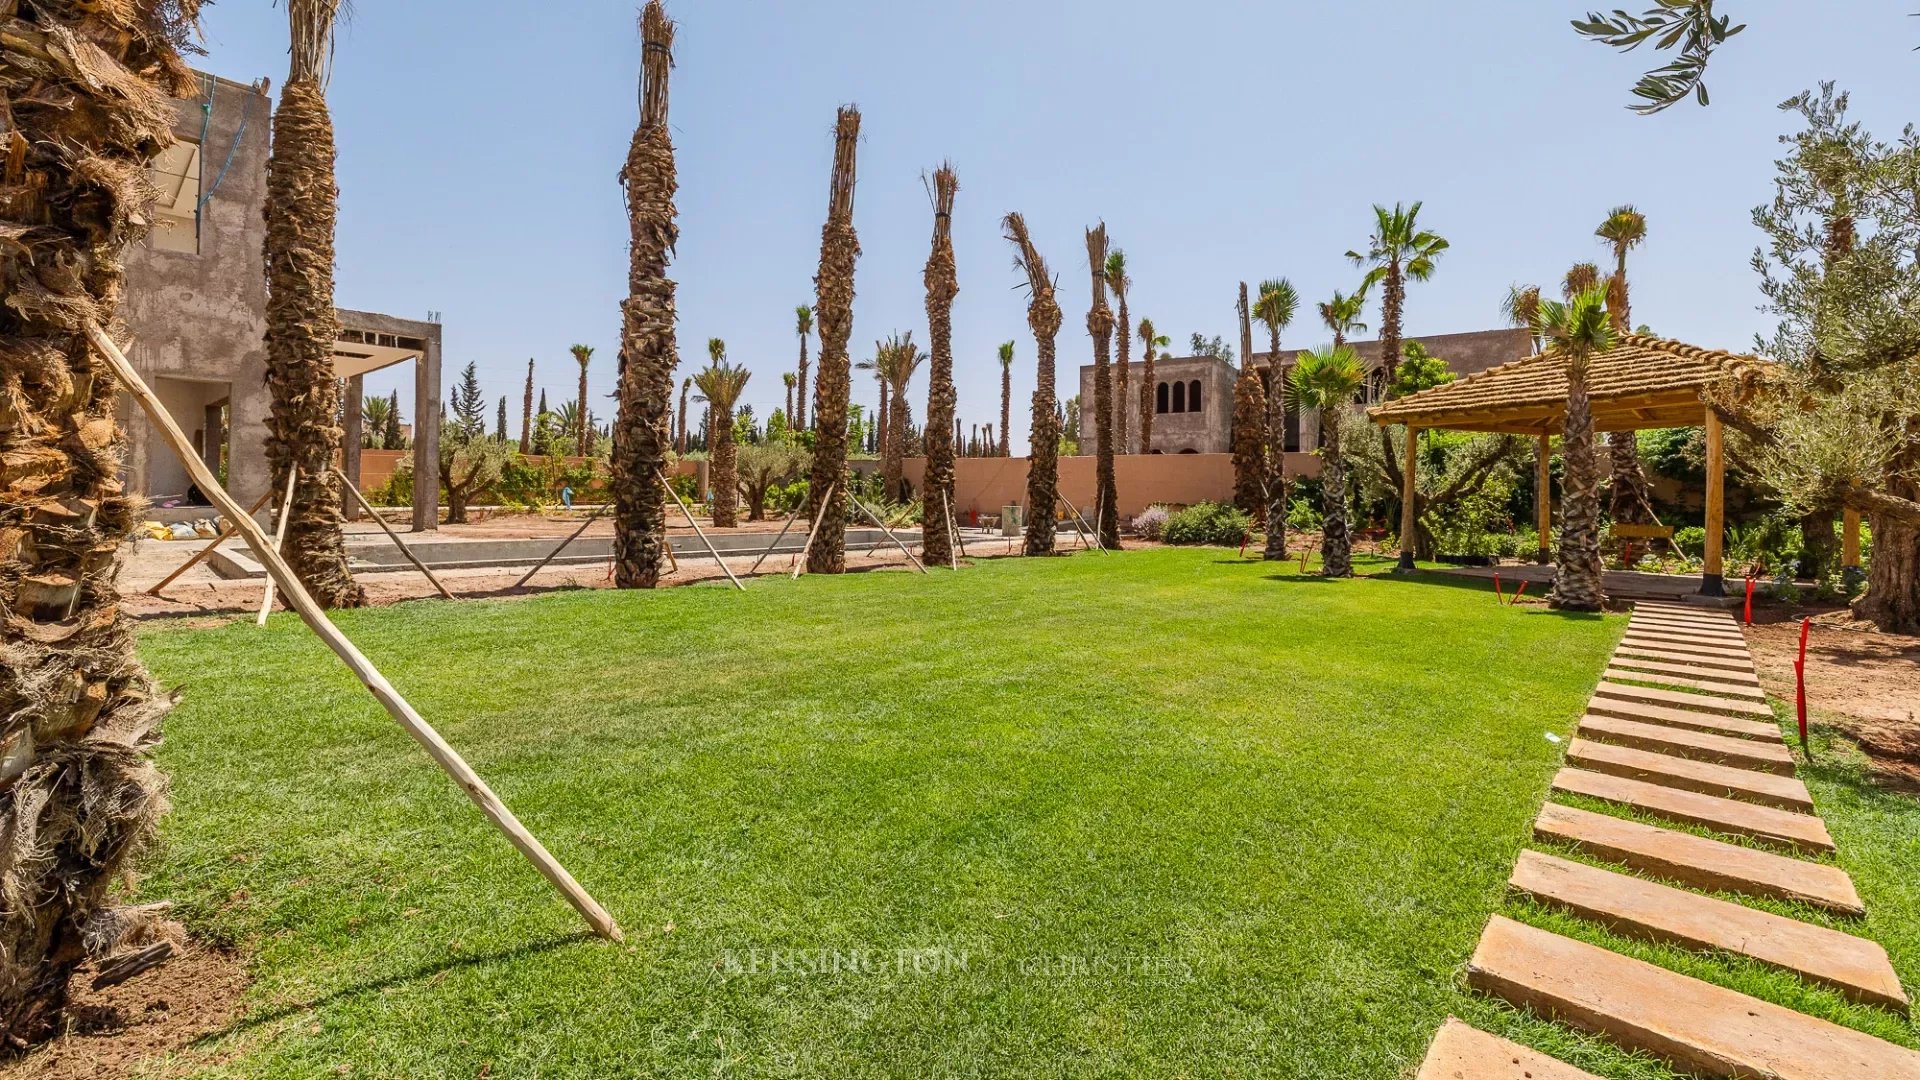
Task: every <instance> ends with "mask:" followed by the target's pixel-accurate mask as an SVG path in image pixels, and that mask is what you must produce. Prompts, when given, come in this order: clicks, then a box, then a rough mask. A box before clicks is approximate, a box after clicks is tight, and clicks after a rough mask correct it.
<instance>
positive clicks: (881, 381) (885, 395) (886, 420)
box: [853, 341, 893, 497]
mask: <svg viewBox="0 0 1920 1080" xmlns="http://www.w3.org/2000/svg"><path fill="white" fill-rule="evenodd" d="M892 360H893V358H892V357H891V356H890V355H888V353H887V343H886V342H884V341H876V342H874V343H873V356H872V358H871V359H867V360H861V361H859V362H858V363H856V364H854V365H853V370H855V371H869V372H872V373H873V383H874V386H875V387H876V388H878V390H879V393H880V403H879V404H878V405H877V406H875V407H874V414H873V423H874V433H873V438H874V444H875V446H876V447H877V448H878V450H879V453H880V455H881V457H882V458H885V456H886V453H887V437H888V436H889V435H890V434H891V431H890V430H889V428H890V427H891V426H892V424H893V396H892V395H893V380H892V379H890V378H888V377H887V365H888V364H889V363H891V362H892ZM889 497H891V492H889Z"/></svg>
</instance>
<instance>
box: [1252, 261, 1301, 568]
mask: <svg viewBox="0 0 1920 1080" xmlns="http://www.w3.org/2000/svg"><path fill="white" fill-rule="evenodd" d="M1299 310H1300V293H1299V292H1298V291H1297V290H1296V289H1294V287H1293V282H1291V281H1288V280H1287V279H1286V278H1268V279H1267V280H1265V281H1263V282H1261V283H1260V294H1259V297H1258V299H1256V300H1255V301H1254V303H1253V317H1254V318H1256V319H1258V320H1260V325H1262V326H1264V327H1266V328H1267V475H1266V481H1267V490H1266V496H1267V514H1266V517H1267V546H1266V548H1265V549H1264V550H1263V551H1262V552H1261V558H1264V559H1268V560H1274V559H1284V558H1286V557H1287V395H1286V386H1285V380H1286V372H1285V370H1284V369H1283V368H1282V367H1281V366H1280V332H1281V331H1283V330H1285V329H1286V328H1287V327H1288V326H1290V325H1292V324H1293V317H1294V315H1295V314H1297V313H1298V312H1299Z"/></svg>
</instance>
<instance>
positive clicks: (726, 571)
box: [653, 465, 747, 592]
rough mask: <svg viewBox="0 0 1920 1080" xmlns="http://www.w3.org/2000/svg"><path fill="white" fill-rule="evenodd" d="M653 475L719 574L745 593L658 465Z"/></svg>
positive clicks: (725, 561) (745, 588)
mask: <svg viewBox="0 0 1920 1080" xmlns="http://www.w3.org/2000/svg"><path fill="white" fill-rule="evenodd" d="M653 475H655V476H657V477H659V478H660V486H661V487H663V488H666V489H667V494H668V495H669V496H671V497H672V499H673V501H674V503H675V504H677V505H678V506H679V507H680V512H681V513H683V514H685V515H687V524H689V525H691V526H693V535H695V536H697V537H699V538H700V542H701V543H702V544H705V545H706V547H707V554H709V555H711V556H713V561H714V562H717V563H719V564H720V572H721V573H723V574H725V575H727V580H728V581H731V582H733V587H734V588H736V589H738V590H740V591H741V592H746V591H747V587H746V586H745V585H742V584H740V579H739V578H737V577H734V576H733V571H732V570H730V569H728V568H727V560H725V559H723V558H721V557H720V552H719V550H718V549H716V548H715V547H714V546H713V541H711V540H709V539H707V534H706V532H705V530H703V529H701V528H700V523H699V522H697V521H695V520H693V511H692V510H691V509H689V508H688V506H687V504H686V501H685V500H683V499H681V498H680V493H679V492H677V491H675V490H673V485H672V484H669V483H667V474H666V473H665V472H663V471H662V470H661V469H660V467H659V466H658V465H655V466H654V467H653Z"/></svg>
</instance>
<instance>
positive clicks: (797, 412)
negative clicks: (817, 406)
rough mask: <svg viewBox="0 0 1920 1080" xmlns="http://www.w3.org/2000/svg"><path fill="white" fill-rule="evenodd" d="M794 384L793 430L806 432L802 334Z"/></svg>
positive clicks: (804, 357)
mask: <svg viewBox="0 0 1920 1080" xmlns="http://www.w3.org/2000/svg"><path fill="white" fill-rule="evenodd" d="M794 384H795V387H796V389H795V392H794V397H793V415H792V420H793V430H795V431H805V430H807V339H806V336H805V335H804V334H803V335H801V337H800V373H799V377H798V378H796V379H795V380H794Z"/></svg>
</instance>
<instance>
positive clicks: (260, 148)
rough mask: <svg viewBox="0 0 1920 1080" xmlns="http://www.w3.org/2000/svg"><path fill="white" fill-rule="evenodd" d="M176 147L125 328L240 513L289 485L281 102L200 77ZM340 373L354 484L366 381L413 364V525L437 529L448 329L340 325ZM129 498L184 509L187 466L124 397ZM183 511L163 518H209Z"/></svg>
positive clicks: (348, 318) (133, 265)
mask: <svg viewBox="0 0 1920 1080" xmlns="http://www.w3.org/2000/svg"><path fill="white" fill-rule="evenodd" d="M174 104H175V108H176V110H177V115H176V117H175V120H174V134H175V135H176V136H177V137H178V138H179V140H180V141H179V142H178V143H177V144H176V145H175V146H174V147H173V148H171V149H170V150H168V151H167V152H166V153H165V154H163V155H162V156H161V157H160V159H159V160H158V161H156V162H155V164H154V169H153V179H154V180H155V182H156V183H157V184H158V185H159V187H160V191H161V200H160V204H159V206H158V207H157V208H156V220H155V228H154V230H153V234H152V236H151V237H150V238H149V239H148V240H147V241H146V243H145V244H143V245H142V246H141V247H139V248H137V249H135V250H132V251H129V252H128V253H127V259H126V261H127V291H126V302H125V304H124V305H123V307H122V309H121V310H122V316H123V318H124V320H125V322H126V326H127V330H128V331H129V333H130V334H131V335H132V340H133V344H132V348H130V349H129V350H128V358H129V359H130V360H132V361H133V364H134V367H135V368H137V369H138V370H139V371H140V374H141V376H142V377H143V378H145V379H146V380H147V382H148V384H149V385H151V386H152V387H153V390H154V393H155V394H157V395H158V396H159V398H160V400H161V402H162V403H163V404H164V405H165V406H166V408H167V411H168V412H169V413H171V414H172V415H173V418H174V420H175V421H177V422H178V423H179V425H180V428H181V430H183V431H185V432H187V433H188V435H189V436H190V437H191V438H192V439H193V440H194V443H195V448H196V449H197V450H198V451H199V453H200V455H201V458H202V460H204V461H205V462H207V464H208V465H209V466H211V467H213V469H214V470H215V471H216V472H218V471H219V468H220V466H221V464H222V462H223V461H224V463H225V465H226V467H227V476H226V483H227V488H228V490H229V491H231V492H232V493H233V495H234V497H235V498H236V499H238V500H239V501H240V503H241V504H242V505H246V506H251V505H253V504H254V502H255V501H257V500H258V499H260V498H261V497H262V496H263V495H265V494H266V493H267V492H268V491H269V490H272V489H275V488H277V487H279V483H283V482H284V479H282V480H281V481H280V482H279V483H277V482H276V481H275V479H274V478H273V477H271V476H270V475H268V464H267V455H266V439H267V419H268V410H269V407H270V403H271V397H270V395H269V393H268V390H267V385H266V332H267V321H266V309H267V287H266V268H265V256H264V253H263V248H264V244H265V242H266V233H267V227H266V216H265V206H266V197H267V157H268V151H269V136H270V134H271V130H272V120H273V116H272V110H273V102H272V100H271V99H270V98H269V97H268V96H267V93H266V87H265V85H264V83H256V84H254V85H252V86H248V85H245V84H243V83H236V82H231V81H229V80H226V79H221V78H218V77H216V76H211V75H202V76H201V83H200V92H199V95H198V96H197V97H196V98H194V99H190V100H182V101H177V102H175V103H174ZM339 315H340V324H341V332H340V336H339V340H338V342H337V343H336V345H335V347H334V364H335V370H336V372H337V373H338V375H339V377H340V378H343V379H347V380H348V387H347V398H346V401H347V403H348V408H347V416H346V421H347V427H348V433H347V441H346V446H347V448H348V449H347V451H346V454H345V455H344V456H345V462H344V464H345V466H346V470H347V473H348V475H349V476H355V475H356V474H357V471H358V464H359V461H358V459H359V453H358V451H359V445H360V437H359V436H360V433H359V430H358V420H359V404H360V398H361V380H362V378H363V377H364V376H365V375H366V374H367V373H369V372H372V371H377V370H379V369H381V368H385V367H390V366H392V365H394V364H400V363H405V362H407V361H409V360H411V361H414V363H415V379H414V400H415V417H414V430H415V431H417V432H419V437H418V438H416V439H415V440H414V475H415V476H416V478H422V479H423V480H424V482H417V483H415V485H414V492H415V496H414V520H413V525H414V528H415V529H417V530H423V529H432V528H434V527H435V525H436V523H437V521H438V516H439V464H440V462H439V421H440V410H439V408H438V402H439V400H440V327H439V325H438V324H437V323H431V322H418V321H414V320H410V319H398V318H394V317H392V316H387V315H377V314H372V313H369V312H360V311H345V310H342V311H341V312H340V313H339ZM120 422H121V424H122V426H123V427H124V428H125V430H126V431H127V436H128V452H127V459H126V466H125V477H126V481H127V484H128V487H129V489H130V490H132V491H135V492H138V493H140V494H143V495H145V496H147V497H148V498H149V499H152V500H154V501H155V503H156V504H163V503H166V502H174V501H179V502H185V501H186V499H187V496H188V480H187V473H186V469H185V467H184V466H182V465H181V463H180V462H179V461H178V460H177V459H176V458H175V456H174V454H173V451H172V449H171V448H170V447H168V446H167V445H166V443H164V442H163V441H161V439H160V438H159V436H158V434H157V432H155V431H154V429H153V428H152V427H151V426H150V425H149V424H148V423H147V421H146V418H145V417H144V416H143V415H141V414H140V413H139V410H138V409H136V408H135V407H134V406H133V404H132V401H131V399H130V398H128V397H127V396H126V395H124V394H123V395H121V403H120ZM205 513H206V510H205V508H204V505H203V506H202V507H201V508H200V509H198V510H194V509H190V508H186V507H181V508H179V509H178V510H176V511H174V512H171V513H169V512H168V511H167V509H166V508H164V507H157V508H156V510H155V512H154V516H156V517H162V518H166V517H180V516H201V515H204V514H205Z"/></svg>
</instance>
